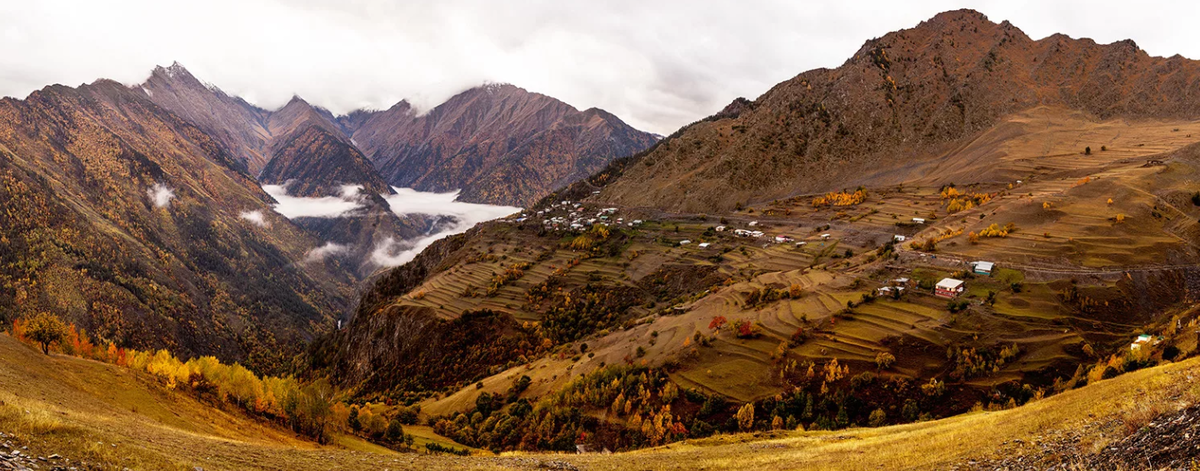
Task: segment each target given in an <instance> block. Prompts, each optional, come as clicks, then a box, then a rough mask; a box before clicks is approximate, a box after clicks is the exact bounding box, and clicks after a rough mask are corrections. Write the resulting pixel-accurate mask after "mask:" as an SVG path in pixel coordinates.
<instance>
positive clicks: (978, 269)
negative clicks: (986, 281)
mask: <svg viewBox="0 0 1200 471" xmlns="http://www.w3.org/2000/svg"><path fill="white" fill-rule="evenodd" d="M971 265H974V267H975V270H974V271H975V274H976V275H987V276H992V269H993V268H995V266H996V264H995V263H992V262H975V263H972V264H971Z"/></svg>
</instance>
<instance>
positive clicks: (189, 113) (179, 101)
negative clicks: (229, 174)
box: [138, 62, 271, 175]
mask: <svg viewBox="0 0 1200 471" xmlns="http://www.w3.org/2000/svg"><path fill="white" fill-rule="evenodd" d="M138 90H140V91H142V92H143V93H145V94H146V96H147V97H148V98H150V100H151V101H153V102H154V103H155V104H157V105H158V106H160V107H162V108H164V109H167V110H170V111H171V112H174V113H175V114H177V115H179V116H180V117H182V118H184V119H187V120H188V121H191V122H192V123H193V124H195V125H196V126H197V127H199V128H200V129H202V130H204V131H205V132H206V133H208V134H209V135H211V136H213V138H214V139H216V140H217V141H219V142H221V144H223V145H224V147H225V148H226V149H229V152H230V153H231V154H232V155H233V157H234V159H235V160H237V161H239V162H241V163H243V164H244V165H245V169H246V170H247V171H248V172H249V173H250V175H258V174H259V172H261V171H262V169H263V167H265V166H266V165H267V162H269V161H270V160H271V156H270V155H269V154H268V153H267V152H266V149H267V144H268V143H269V142H270V132H269V131H268V129H267V128H266V125H265V122H266V119H267V117H268V116H269V115H270V112H269V111H267V110H264V109H262V108H259V107H257V106H254V105H251V104H249V103H247V102H246V101H245V100H242V99H241V98H238V97H235V96H230V95H227V94H226V93H225V92H223V91H221V89H219V88H216V87H215V86H212V85H207V84H204V83H202V82H200V80H199V79H197V78H196V77H195V76H193V75H192V73H191V72H188V70H187V69H186V68H184V67H183V65H181V64H179V63H178V62H176V63H174V64H171V66H170V67H156V68H155V69H154V71H152V72H151V73H150V77H149V78H148V79H146V81H145V82H144V83H142V84H141V86H140V87H138Z"/></svg>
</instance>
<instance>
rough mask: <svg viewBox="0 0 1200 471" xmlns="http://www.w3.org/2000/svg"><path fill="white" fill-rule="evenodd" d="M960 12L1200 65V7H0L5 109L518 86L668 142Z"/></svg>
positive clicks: (359, 1)
mask: <svg viewBox="0 0 1200 471" xmlns="http://www.w3.org/2000/svg"><path fill="white" fill-rule="evenodd" d="M960 8H973V9H977V10H979V11H981V12H983V13H984V14H986V15H988V18H989V19H991V20H992V21H994V22H997V23H998V22H1001V21H1003V20H1009V21H1010V22H1012V23H1013V24H1014V25H1015V26H1017V27H1018V28H1020V29H1022V30H1023V31H1024V32H1025V33H1026V34H1028V35H1029V36H1030V37H1032V38H1035V39H1040V38H1043V37H1046V36H1048V35H1051V34H1054V33H1064V34H1067V35H1069V36H1071V37H1075V38H1079V37H1088V38H1092V39H1094V40H1096V41H1097V42H1100V43H1111V42H1115V41H1119V40H1123V39H1133V40H1134V41H1135V42H1136V43H1137V44H1138V46H1139V47H1141V48H1143V49H1144V50H1146V51H1147V52H1149V53H1150V54H1151V55H1158V56H1171V55H1175V54H1181V55H1184V56H1186V57H1192V58H1195V57H1200V29H1197V28H1194V27H1193V24H1194V23H1196V21H1197V20H1200V3H1196V2H1153V1H1142V2H1137V4H1136V8H1131V4H1130V3H1129V2H1120V3H1118V2H1110V1H1093V2H1081V1H1069V2H1067V1H1064V2H1044V1H1036V2H1035V1H959V2H953V1H922V2H882V1H861V2H852V3H847V2H809V1H783V0H772V1H760V2H713V3H710V4H707V5H703V6H698V5H697V4H696V2H685V1H677V0H671V1H661V2H645V1H631V0H614V1H606V2H595V3H588V2H568V1H543V0H537V1H518V2H496V1H483V0H447V1H439V2H427V3H425V2H423V3H418V2H382V1H367V0H350V1H337V2H334V1H326V0H297V1H286V2H285V1H283V0H243V1H234V0H213V1H209V2H191V3H189V4H182V3H177V4H163V3H161V2H152V1H149V0H126V1H119V0H96V1H87V2H85V1H66V0H45V1H15V0H0V18H5V21H4V22H3V23H0V50H3V51H4V54H0V95H4V96H13V97H17V98H24V97H25V96H27V95H28V94H29V93H30V92H32V91H34V90H38V89H41V88H42V87H44V86H46V85H50V84H55V83H61V84H65V85H71V86H75V85H78V84H81V83H90V82H92V81H94V80H96V79H98V78H111V79H114V80H117V81H120V82H122V83H126V84H134V83H139V82H141V81H144V80H145V79H146V78H147V77H148V76H149V73H150V71H151V70H152V69H153V67H154V66H156V65H164V66H165V65H170V64H171V63H172V62H174V61H179V62H180V63H182V64H183V65H184V66H186V67H188V69H189V70H190V71H191V72H192V73H193V74H194V75H196V77H198V78H199V79H201V80H203V81H206V82H209V83H211V84H213V85H216V86H218V87H220V88H221V89H222V90H224V91H225V92H227V93H229V94H232V95H237V96H240V97H242V98H245V99H246V100H247V101H249V102H251V103H254V104H256V105H258V106H261V107H263V108H267V109H276V108H279V107H280V106H282V105H283V104H285V103H286V102H287V101H288V100H289V99H290V98H291V97H292V96H293V95H299V96H301V97H304V99H305V100H306V101H308V102H309V103H312V104H314V105H317V106H321V107H323V108H326V109H329V110H330V111H332V112H334V113H336V114H344V113H347V112H350V111H352V110H354V109H359V108H367V109H387V108H388V107H390V106H391V105H393V104H395V103H396V102H398V101H400V100H402V99H406V100H408V101H409V102H410V103H411V104H413V105H414V107H416V108H417V109H418V110H427V109H429V108H431V107H433V106H436V105H437V104H440V103H442V102H444V101H445V100H446V99H448V98H449V97H450V96H453V95H454V94H456V93H458V92H461V91H463V90H466V89H468V88H471V87H474V86H478V85H481V84H483V83H485V82H505V83H511V84H513V85H516V86H519V87H522V88H525V89H527V90H529V91H531V92H537V93H542V94H545V95H549V96H551V97H555V98H558V99H560V100H563V101H565V102H567V103H569V104H571V105H572V106H575V107H576V108H578V109H581V110H582V109H587V108H591V107H596V108H601V109H604V110H606V111H609V112H611V113H613V114H615V115H617V116H618V117H620V118H621V119H622V120H624V121H626V122H627V123H629V124H631V125H633V126H634V127H637V128H639V129H642V130H645V131H650V132H655V133H659V134H669V133H671V132H673V131H674V130H675V129H677V128H679V127H680V126H682V125H685V124H687V123H690V122H692V121H695V120H697V119H700V118H702V117H704V116H707V115H710V114H712V113H715V112H717V111H719V110H720V109H721V108H722V107H723V106H724V105H726V104H728V103H729V102H730V101H732V100H733V99H734V98H737V97H739V96H745V97H747V98H750V99H754V98H756V97H758V96H759V95H761V94H762V93H764V92H766V91H767V90H768V89H769V88H770V87H771V86H772V85H774V84H776V83H778V82H781V81H783V80H787V79H789V78H791V77H794V76H795V75H797V74H799V73H801V72H804V71H806V70H810V69H814V68H819V67H829V68H832V67H837V66H839V65H840V64H842V63H843V62H844V61H845V60H846V59H848V58H849V57H850V56H852V55H853V54H854V52H855V51H857V50H858V48H859V47H860V46H861V45H862V44H863V42H864V41H866V40H868V39H871V38H875V37H879V36H882V35H884V34H886V33H888V32H890V31H895V30H898V29H904V28H911V27H913V26H916V25H917V24H918V23H919V22H921V21H924V20H926V19H929V18H930V17H932V16H934V15H935V14H937V13H938V12H941V11H946V10H954V9H960Z"/></svg>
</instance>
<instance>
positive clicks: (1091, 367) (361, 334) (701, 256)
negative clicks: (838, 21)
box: [313, 12, 1200, 451]
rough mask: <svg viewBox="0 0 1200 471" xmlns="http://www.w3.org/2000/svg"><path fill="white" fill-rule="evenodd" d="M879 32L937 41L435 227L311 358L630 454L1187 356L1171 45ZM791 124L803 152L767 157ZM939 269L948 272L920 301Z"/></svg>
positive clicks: (960, 408) (961, 27)
mask: <svg viewBox="0 0 1200 471" xmlns="http://www.w3.org/2000/svg"><path fill="white" fill-rule="evenodd" d="M898 38H908V39H906V41H911V42H913V43H917V44H922V45H929V44H933V45H932V46H922V47H926V48H927V49H928V50H930V51H938V54H939V55H935V56H918V57H923V58H924V59H916V58H913V59H903V60H901V59H894V57H895V55H896V53H894V52H890V50H889V51H883V50H880V51H876V52H875V53H874V54H875V55H874V57H876V58H877V59H876V60H871V59H861V57H860V58H858V59H854V60H851V61H850V62H848V63H847V65H846V66H845V68H844V70H842V69H839V70H837V71H812V72H807V73H805V74H802V75H801V76H800V78H798V79H796V80H793V81H789V82H785V83H784V84H781V85H779V86H777V87H775V89H773V90H772V91H771V92H768V93H767V94H766V95H764V97H763V98H760V99H759V100H757V101H755V102H750V101H748V100H737V101H735V102H734V103H732V104H731V105H730V106H729V107H727V108H726V109H725V110H722V111H721V112H720V113H718V114H716V115H714V116H712V117H710V118H707V119H704V120H702V121H699V122H697V123H694V124H693V125H690V126H688V127H686V128H684V129H682V130H680V132H678V133H676V134H675V135H673V136H671V137H668V138H666V139H665V140H663V141H661V142H659V143H657V144H655V145H654V146H653V147H652V148H650V149H648V150H647V151H644V152H642V153H639V154H635V155H633V156H631V157H628V158H622V159H618V160H616V161H614V162H613V163H612V164H611V165H610V166H609V167H607V168H606V169H605V170H603V171H601V172H599V173H597V174H594V175H592V176H591V177H589V178H587V179H586V180H583V181H581V182H578V183H576V184H573V185H571V186H570V187H568V188H567V189H565V190H564V191H560V192H556V193H554V194H552V195H550V196H547V197H545V198H543V199H542V200H541V201H540V202H539V203H538V204H536V205H534V206H533V207H530V208H529V209H528V211H526V212H525V213H524V214H522V215H519V216H513V217H510V218H506V219H504V220H500V221H495V222H492V223H489V224H485V225H481V226H480V227H478V228H476V229H475V230H473V231H470V232H468V233H466V234H464V235H461V236H456V237H453V238H449V239H445V240H443V241H440V242H438V243H435V244H433V245H432V246H431V247H430V248H429V249H428V250H426V251H425V252H424V253H422V254H421V255H420V256H418V257H417V258H416V259H415V260H414V261H413V262H412V263H410V264H408V265H405V266H403V267H400V268H397V269H395V270H393V271H392V272H390V273H388V274H387V275H385V276H381V277H379V278H377V279H376V280H375V283H374V286H373V287H372V288H371V289H370V290H369V291H368V292H367V293H365V294H364V296H363V298H362V301H361V302H360V304H359V306H358V310H357V313H356V316H355V318H354V319H353V320H352V322H351V324H350V327H349V328H348V329H345V330H344V331H340V332H338V333H337V334H336V335H335V336H334V337H333V338H332V339H331V340H330V341H329V342H328V343H325V344H322V345H321V347H322V348H319V349H315V355H314V362H313V363H314V365H316V366H317V367H319V368H328V369H329V370H331V371H334V372H336V377H338V378H339V380H340V381H342V382H343V384H345V385H346V386H348V387H352V388H354V390H355V392H356V393H357V394H358V395H359V396H360V397H361V398H363V399H366V400H376V399H391V400H396V401H406V402H407V401H420V402H421V405H422V412H423V413H424V414H428V415H429V418H430V420H431V423H434V424H440V425H435V429H436V430H439V433H444V434H446V435H447V436H449V437H452V438H453V439H455V440H456V441H458V442H460V443H463V444H466V445H469V446H473V447H479V448H489V449H500V450H535V449H555V450H563V451H569V450H571V449H573V446H574V444H575V443H577V438H576V437H579V436H581V433H586V436H587V437H588V439H587V440H588V442H589V443H588V444H589V445H591V446H594V447H607V448H609V449H613V450H621V449H626V448H635V447H643V446H659V445H663V444H665V443H670V442H672V441H674V440H680V439H682V437H685V436H686V437H697V436H706V435H708V434H711V433H714V431H723V432H734V431H739V430H740V431H745V430H760V431H765V430H772V429H780V428H787V429H792V428H795V427H796V426H801V425H802V426H804V427H805V428H806V429H810V430H811V429H814V428H817V429H834V430H836V429H842V428H846V427H853V426H863V425H869V424H881V423H885V424H895V423H905V422H912V421H917V420H920V419H921V418H922V417H924V418H938V417H945V416H949V415H952V414H958V413H963V412H966V411H969V410H972V409H977V408H989V409H997V408H1006V407H1010V406H1014V405H1020V404H1024V403H1026V402H1030V401H1035V400H1037V398H1040V397H1043V396H1044V395H1052V394H1057V393H1061V392H1064V391H1066V390H1069V389H1071V388H1073V387H1075V386H1077V385H1079V384H1082V383H1087V382H1094V381H1099V380H1101V379H1103V378H1106V377H1110V376H1111V375H1112V374H1116V373H1119V372H1121V371H1129V370H1132V369H1138V368H1142V367H1144V366H1146V365H1148V364H1154V363H1156V362H1160V361H1164V360H1165V361H1170V360H1173V359H1177V358H1179V355H1191V354H1192V352H1194V351H1195V335H1196V325H1197V322H1200V321H1196V320H1195V319H1196V317H1197V315H1200V310H1198V309H1196V308H1195V306H1194V305H1193V304H1192V300H1194V299H1197V298H1196V297H1195V296H1198V295H1200V281H1198V280H1200V271H1198V270H1197V269H1196V264H1197V262H1200V244H1197V243H1196V241H1197V240H1200V224H1198V223H1197V221H1198V220H1200V204H1198V203H1197V202H1196V200H1194V199H1193V195H1194V193H1195V189H1194V188H1193V187H1194V181H1195V178H1196V176H1197V175H1200V147H1198V143H1200V137H1197V136H1200V120H1198V119H1197V116H1193V115H1192V114H1191V113H1192V109H1191V108H1189V106H1190V105H1189V103H1190V100H1193V99H1194V95H1193V94H1187V93H1183V92H1182V90H1183V87H1184V85H1180V84H1187V83H1191V82H1192V81H1193V78H1192V77H1193V76H1194V75H1192V74H1191V72H1190V70H1191V69H1192V66H1191V65H1189V64H1191V63H1190V62H1180V64H1182V65H1183V66H1181V67H1179V68H1178V70H1179V71H1181V72H1179V74H1182V76H1177V75H1171V74H1169V73H1168V72H1167V71H1166V70H1165V69H1164V68H1163V67H1161V66H1162V64H1163V62H1162V61H1163V60H1159V59H1152V58H1145V57H1144V54H1140V53H1135V52H1134V51H1133V50H1132V49H1130V50H1126V51H1125V52H1122V51H1123V49H1121V47H1122V45H1121V44H1118V45H1116V46H1096V45H1094V44H1091V43H1090V42H1087V41H1070V40H1063V41H1064V42H1063V43H1062V45H1061V48H1062V49H1068V48H1076V49H1077V50H1076V51H1075V52H1073V53H1072V54H1076V55H1078V56H1079V57H1082V58H1084V59H1087V60H1085V61H1082V62H1080V63H1079V64H1078V67H1075V68H1073V66H1072V65H1070V64H1068V65H1063V64H1057V65H1048V66H1046V67H1047V70H1039V71H1037V72H1036V73H1030V74H1029V75H1028V76H1026V79H1028V80H1025V79H1022V78H1021V75H1020V74H1018V73H1016V72H1011V71H1010V72H1008V73H1006V74H1004V75H1003V76H999V77H990V78H989V77H985V76H984V75H985V73H986V72H987V67H986V66H982V65H981V66H979V67H981V68H980V69H979V70H975V69H974V68H971V67H974V66H971V67H968V66H964V65H961V64H960V61H961V62H962V63H971V60H970V59H971V57H982V58H986V57H987V52H988V51H989V50H990V49H996V48H998V49H996V52H995V56H996V58H995V59H992V60H993V61H995V63H994V64H992V68H993V69H994V70H1001V69H1003V68H1004V67H1007V68H1009V69H1018V67H1017V65H1016V64H1017V62H1018V60H1017V57H1018V52H1020V53H1021V54H1029V56H1028V57H1026V56H1020V57H1025V58H1028V59H1029V62H1030V64H1033V63H1038V64H1041V63H1043V62H1054V61H1058V60H1060V59H1061V57H1059V54H1065V53H1063V52H1055V51H1054V50H1053V48H1050V47H1048V46H1047V44H1049V41H1050V40H1043V41H1041V42H1034V41H1029V40H1028V39H1027V38H1024V36H1023V35H1021V34H1020V33H1019V31H1017V30H1016V29H1015V28H1012V27H1011V26H1008V25H1006V24H1005V25H995V24H991V23H988V22H987V21H986V20H985V19H984V18H983V17H982V15H979V14H977V13H974V12H951V13H947V14H942V15H938V16H937V17H936V18H934V19H932V20H930V21H928V22H926V23H923V24H922V25H921V26H919V27H918V28H916V29H914V30H908V31H903V32H900V33H893V34H891V35H888V36H886V37H885V38H884V39H881V40H875V41H872V42H869V43H868V47H866V48H864V51H865V52H864V53H865V54H868V56H869V55H870V53H872V51H874V47H875V45H877V44H882V43H883V42H885V41H900V39H898ZM935 39H936V40H935ZM942 39H944V40H945V42H944V44H943V43H942V42H941V40H942ZM1059 39H1061V38H1059ZM889 44H890V43H889ZM905 44H908V43H905ZM1017 44H1025V46H1026V47H1025V48H1018V47H1016V46H1015V45H1017ZM1122 44H1123V43H1122ZM889 47H892V48H899V47H900V46H894V45H893V46H889ZM1010 48H1012V49H1011V50H1010ZM901 49H903V48H901ZM904 50H907V49H904ZM979 50H982V51H983V52H982V53H980V52H979ZM1030 50H1035V52H1037V53H1038V54H1041V55H1033V54H1034V53H1033V52H1029V51H1030ZM1089 51H1090V52H1089ZM972 54H976V55H975V56H972ZM979 54H982V55H979ZM1089 54H1092V55H1089ZM1097 55H1098V56H1100V57H1101V58H1098V57H1095V56H1097ZM1106 55H1115V56H1117V57H1126V58H1127V59H1128V62H1127V63H1125V66H1124V69H1120V67H1117V69H1119V70H1122V75H1121V77H1125V78H1123V79H1121V80H1120V82H1121V83H1122V84H1123V85H1124V86H1127V87H1128V90H1125V91H1121V92H1119V93H1116V94H1113V95H1111V96H1110V95H1105V96H1104V97H1101V98H1097V97H1094V96H1092V95H1089V93H1090V92H1089V90H1091V88H1090V87H1094V86H1095V85H1094V83H1093V82H1096V81H1097V80H1100V79H1098V78H1096V77H1097V76H1104V74H1106V73H1108V72H1095V73H1091V72H1089V73H1087V74H1085V73H1084V72H1086V70H1087V67H1093V66H1092V65H1088V64H1093V63H1095V64H1101V63H1105V62H1106V61H1109V62H1111V61H1112V60H1114V59H1113V58H1111V57H1110V58H1108V59H1102V57H1107V56H1106ZM942 56H945V58H944V60H943V59H938V58H940V57H942ZM931 57H932V58H931ZM886 58H893V59H886ZM955 58H959V59H960V61H956V60H954V59H955ZM864 61H865V63H864ZM922 61H924V62H922ZM1166 61H1168V62H1170V61H1175V60H1174V59H1170V60H1166ZM1176 62H1178V61H1176ZM937 64H946V67H945V73H943V72H942V70H943V68H942V66H940V65H937ZM951 64H953V65H951ZM922 67H924V68H927V69H929V70H930V71H931V72H930V75H929V77H926V76H925V75H924V72H921V71H920V69H921V68H922ZM962 67H968V68H970V70H969V71H959V68H962ZM1030 67H1034V66H1032V65H1030ZM1095 67H1099V68H1101V69H1103V68H1104V67H1102V66H1100V65H1095ZM1006 70H1007V69H1006ZM1110 72H1111V71H1110ZM881 73H882V74H885V75H883V78H882V79H881V78H880V74H881ZM892 73H894V74H895V76H897V77H901V78H904V79H905V80H906V81H907V82H904V83H907V84H908V85H905V86H906V87H909V88H904V87H897V89H896V90H893V91H892V92H891V93H893V96H892V99H891V104H889V103H888V101H887V100H886V99H880V98H879V97H881V96H884V95H885V94H886V93H887V91H886V90H874V89H873V88H871V87H873V86H875V85H872V84H871V83H866V82H863V81H866V80H867V79H868V78H870V79H871V80H874V81H878V80H885V81H886V80H887V79H888V77H889V76H890V75H889V74H892ZM1055 74H1057V75H1055ZM1075 74H1083V75H1082V76H1081V77H1082V78H1081V77H1077V76H1076V75H1075ZM1089 74H1091V75H1089ZM1164 74H1165V75H1164ZM1107 76H1113V77H1116V75H1112V74H1109V75H1107ZM839 77H844V78H839ZM956 77H957V78H956ZM1005 77H1014V78H1012V79H1011V81H1012V82H1013V83H1010V80H1009V79H1008V78H1005ZM1031 77H1032V78H1031ZM1070 77H1075V79H1077V80H1078V81H1080V82H1081V83H1083V84H1081V85H1071V83H1072V82H1071V81H1070V80H1065V78H1070ZM817 78H820V79H821V80H822V82H821V83H820V84H818V83H817ZM1034 78H1036V80H1034ZM1160 78H1161V79H1162V80H1161V82H1159V79H1160ZM801 80H805V81H807V84H806V83H803V82H801ZM922 80H924V81H922ZM956 80H961V81H963V82H964V83H958V82H956ZM1023 80H1024V81H1023ZM1114 80H1115V79H1114ZM863 83H866V85H864V84H863ZM1060 83H1062V84H1067V85H1069V86H1062V87H1060V86H1059V84H1060ZM809 85H811V86H812V87H813V88H812V90H809V88H808V87H809ZM1177 85H1178V87H1179V88H1175V87H1176V86H1177ZM864 87H865V88H864ZM922 87H924V89H925V90H926V91H924V92H923V91H921V90H922ZM819 88H821V89H824V91H823V92H822V93H821V94H820V95H819V96H818V95H817V92H816V91H815V90H818V89H819ZM1151 91H1154V93H1151ZM926 92H927V93H926ZM856 94H857V95H856ZM1084 96H1088V97H1090V98H1087V99H1082V98H1079V97H1084ZM814 97H815V98H814ZM955 97H957V98H955ZM816 99H825V100H827V103H825V104H822V103H821V102H820V100H818V101H812V102H810V101H807V100H816ZM880 102H882V104H880ZM959 105H961V107H960V106H959ZM880 106H882V107H883V108H878V107H880ZM892 106H895V107H896V108H895V111H893V109H892ZM885 110H886V111H887V112H886V113H883V111H885ZM789 113H795V114H794V115H792V114H789ZM874 117H878V118H879V119H880V120H882V121H881V123H882V124H880V123H876V122H875V121H872V119H874ZM789 123H790V124H789ZM839 129H840V131H839ZM764 136H768V137H769V136H774V137H772V138H771V139H761V138H762V137H764ZM792 137H796V138H797V139H801V140H803V141H804V142H805V144H804V145H805V146H810V147H806V149H808V150H805V151H804V152H800V153H798V154H796V153H792V154H789V153H788V152H790V150H788V151H784V150H781V149H793V148H792V147H791V146H792V145H793V144H798V142H799V141H787V143H786V145H782V147H781V144H779V142H780V139H784V138H787V139H791V138H792ZM772 139H773V141H772ZM810 141H811V142H810ZM771 142H774V143H773V144H772V143H771ZM751 144H753V145H752V146H751ZM742 146H745V147H744V148H743V147H742ZM876 150H878V152H876ZM654 172H661V173H660V174H654ZM951 182H953V183H956V185H950V184H949V183H951ZM858 184H862V185H863V187H862V188H858V189H855V188H854V185H858ZM843 188H848V189H846V190H845V191H840V190H843ZM697 189H700V190H703V191H700V192H699V194H697V193H696V191H697ZM825 189H829V190H833V191H834V192H833V193H829V194H815V195H807V196H796V193H797V192H801V193H803V192H809V191H820V190H825ZM597 190H599V191H600V193H599V194H598V195H597V194H595V193H594V192H596V191H597ZM689 192H692V193H690V194H689ZM789 195H792V196H789ZM739 203H741V204H739ZM981 260H986V261H992V262H995V263H996V265H995V266H996V267H998V268H996V269H995V270H994V271H991V272H990V273H976V271H975V269H973V268H972V266H973V265H972V262H973V261H981ZM947 278H950V279H955V280H960V281H963V283H964V286H965V287H966V288H965V291H964V292H963V293H961V294H959V295H958V296H950V297H949V298H948V297H946V296H943V295H944V294H945V293H942V294H943V295H939V293H937V292H936V290H935V289H934V287H935V286H936V285H937V284H938V283H939V282H940V281H942V280H943V279H947ZM1139 334H1149V335H1150V336H1151V337H1150V338H1151V339H1154V340H1152V341H1151V342H1150V343H1146V344H1145V345H1142V346H1140V347H1139V348H1131V346H1130V343H1131V342H1132V341H1133V339H1136V338H1137V335H1139ZM1158 336H1161V338H1159V337H1158ZM397 351H399V352H405V354H404V355H400V356H392V355H390V352H397ZM522 400H524V401H526V402H521V401H522ZM489 401H491V402H489ZM496 401H500V404H499V405H497V402H496ZM526 406H528V407H526ZM477 414H478V415H477ZM476 417H478V418H479V419H480V420H478V421H476V420H475V418H476ZM499 424H505V425H504V426H503V427H501V426H499ZM514 429H516V430H536V432H531V433H527V434H524V435H522V434H514V433H510V432H511V431H512V430H514Z"/></svg>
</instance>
